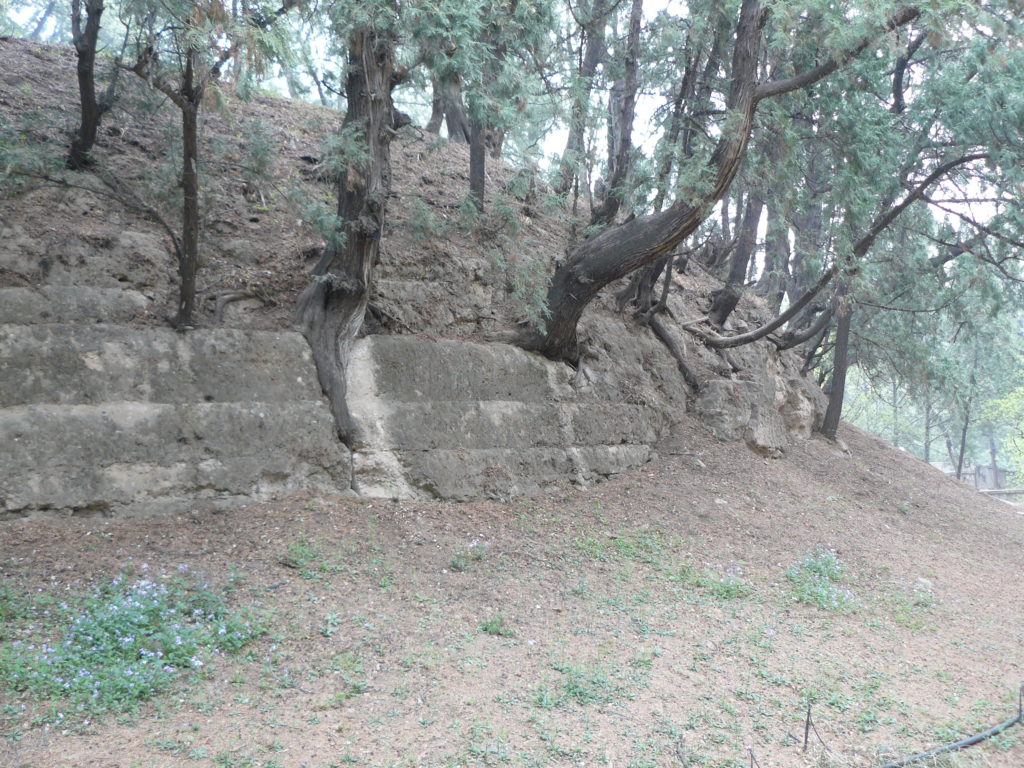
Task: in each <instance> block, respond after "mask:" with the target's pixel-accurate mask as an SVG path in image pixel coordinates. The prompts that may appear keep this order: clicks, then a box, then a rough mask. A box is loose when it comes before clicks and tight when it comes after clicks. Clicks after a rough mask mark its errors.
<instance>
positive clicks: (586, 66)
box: [554, 0, 608, 195]
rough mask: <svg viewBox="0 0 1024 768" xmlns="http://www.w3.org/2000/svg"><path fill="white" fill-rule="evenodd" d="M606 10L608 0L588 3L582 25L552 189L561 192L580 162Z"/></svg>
mask: <svg viewBox="0 0 1024 768" xmlns="http://www.w3.org/2000/svg"><path fill="white" fill-rule="evenodd" d="M607 14H608V0H594V2H593V4H592V5H591V6H590V18H589V19H588V21H587V22H586V23H585V24H584V25H583V34H584V36H585V37H586V44H585V45H584V48H583V60H582V61H581V62H580V69H579V76H578V83H577V87H576V88H574V89H573V90H574V96H573V102H572V109H571V111H570V115H569V137H568V138H567V139H566V142H565V151H564V152H562V158H561V160H560V161H559V165H558V174H557V176H556V181H555V183H554V192H555V194H557V195H564V194H566V193H568V191H569V190H570V189H572V188H573V184H574V182H575V180H576V179H577V176H578V174H579V166H580V163H582V162H583V155H584V145H583V136H584V132H585V131H586V127H587V113H588V112H589V106H590V92H591V90H592V89H593V86H594V75H595V74H596V73H597V67H598V65H599V64H600V63H601V60H602V59H603V58H604V55H605V43H604V29H605V17H606V16H607Z"/></svg>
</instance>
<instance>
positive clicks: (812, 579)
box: [786, 549, 853, 611]
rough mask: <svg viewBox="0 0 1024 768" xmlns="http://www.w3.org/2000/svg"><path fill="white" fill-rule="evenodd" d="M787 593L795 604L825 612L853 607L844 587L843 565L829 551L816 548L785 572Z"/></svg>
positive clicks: (851, 596) (849, 593)
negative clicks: (810, 606) (802, 604)
mask: <svg viewBox="0 0 1024 768" xmlns="http://www.w3.org/2000/svg"><path fill="white" fill-rule="evenodd" d="M786 580H787V581H788V582H789V587H790V594H791V596H792V598H793V600H795V601H796V602H798V603H804V604H805V605H813V606H815V607H817V608H820V609H821V610H824V611H845V610H848V609H849V608H850V607H852V604H853V593H852V592H850V590H849V589H848V588H847V587H845V586H843V582H844V581H845V573H844V569H843V564H842V563H841V562H840V560H839V557H838V556H837V555H836V553H835V552H834V551H832V550H830V549H817V550H814V551H813V552H808V553H807V554H806V555H804V557H803V558H802V559H801V560H799V561H797V562H795V563H793V564H792V565H791V566H789V568H787V569H786Z"/></svg>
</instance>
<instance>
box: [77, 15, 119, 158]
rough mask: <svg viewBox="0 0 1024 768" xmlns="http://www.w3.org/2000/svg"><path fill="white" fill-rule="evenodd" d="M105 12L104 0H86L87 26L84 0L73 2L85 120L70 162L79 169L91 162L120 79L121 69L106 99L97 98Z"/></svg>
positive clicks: (104, 96) (83, 117) (114, 77)
mask: <svg viewBox="0 0 1024 768" xmlns="http://www.w3.org/2000/svg"><path fill="white" fill-rule="evenodd" d="M102 16H103V0H86V3H85V28H84V29H83V28H82V3H81V0H72V3H71V36H72V41H73V42H74V46H75V53H76V54H77V55H78V65H77V73H78V93H79V100H80V102H81V112H82V120H81V124H80V125H79V128H78V133H76V134H75V137H74V138H73V139H72V140H71V152H70V153H69V154H68V161H67V165H68V168H71V169H72V170H78V169H80V168H84V167H86V166H87V165H89V162H90V158H89V153H90V152H91V151H92V147H93V145H94V144H95V143H96V132H97V131H98V130H99V127H100V120H101V119H102V118H103V115H104V113H105V112H106V111H107V110H108V109H110V107H111V105H112V103H113V100H114V88H115V84H116V82H117V71H118V70H117V69H115V70H114V76H113V79H112V80H111V83H110V88H109V89H108V90H107V92H106V93H105V94H104V95H103V98H102V99H97V98H96V41H97V39H98V37H99V33H100V18H101V17H102Z"/></svg>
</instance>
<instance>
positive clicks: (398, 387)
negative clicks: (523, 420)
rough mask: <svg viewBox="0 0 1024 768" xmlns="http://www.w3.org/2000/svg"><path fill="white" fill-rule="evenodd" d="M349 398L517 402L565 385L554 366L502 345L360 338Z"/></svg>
mask: <svg viewBox="0 0 1024 768" xmlns="http://www.w3.org/2000/svg"><path fill="white" fill-rule="evenodd" d="M349 371H350V376H349V385H348V386H349V392H350V393H351V396H352V397H355V398H359V397H372V398H379V399H381V400H385V401H388V402H411V403H419V402H423V401H426V400H429V401H463V402H465V401H479V400H501V401H512V400H516V401H519V402H524V403H548V402H551V401H552V400H553V399H556V397H557V396H558V395H559V394H560V393H561V392H563V390H565V389H566V388H567V380H568V374H567V373H566V371H565V366H557V365H555V364H554V363H549V362H548V361H545V360H543V359H541V358H540V357H538V356H537V355H531V354H528V353H526V352H524V351H523V350H521V349H519V348H517V347H513V346H510V345H507V344H475V343H472V342H467V341H457V340H452V339H439V340H436V341H432V340H428V339H421V338H417V337H415V336H367V337H366V338H364V339H360V340H359V341H358V342H357V343H356V345H355V347H354V349H353V353H352V362H351V365H350V366H349Z"/></svg>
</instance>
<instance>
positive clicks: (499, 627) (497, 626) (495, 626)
mask: <svg viewBox="0 0 1024 768" xmlns="http://www.w3.org/2000/svg"><path fill="white" fill-rule="evenodd" d="M480 630H481V631H482V632H483V633H484V634H487V635H494V636H496V637H513V636H515V634H516V633H515V630H513V629H512V627H510V626H509V625H508V624H506V623H505V617H504V616H492V617H491V618H489V619H486V620H485V621H483V622H481V623H480Z"/></svg>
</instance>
